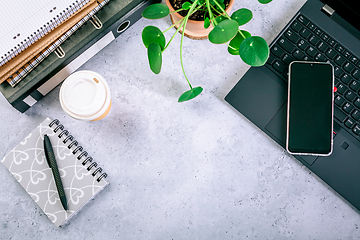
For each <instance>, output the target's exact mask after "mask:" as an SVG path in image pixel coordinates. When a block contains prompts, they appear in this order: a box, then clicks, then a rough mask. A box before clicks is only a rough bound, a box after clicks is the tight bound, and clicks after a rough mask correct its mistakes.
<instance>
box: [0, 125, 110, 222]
mask: <svg viewBox="0 0 360 240" xmlns="http://www.w3.org/2000/svg"><path fill="white" fill-rule="evenodd" d="M44 134H47V135H48V136H49V138H50V141H51V144H52V146H53V150H54V154H55V156H56V161H57V165H58V168H59V172H60V176H61V180H62V183H63V186H64V190H65V195H66V198H67V204H68V211H65V210H64V208H63V206H62V204H61V201H60V198H59V194H58V192H57V189H56V185H55V181H54V177H53V174H52V171H51V169H50V167H49V165H48V164H47V161H46V158H45V154H44V146H43V136H44ZM1 162H2V163H3V164H4V165H5V166H6V168H7V169H8V170H9V171H10V173H11V174H12V175H13V176H14V177H15V178H16V180H17V181H18V182H19V183H20V184H21V186H22V187H23V188H24V189H25V190H26V192H27V193H28V194H29V195H30V196H31V197H32V198H33V200H34V201H35V202H36V203H37V205H38V206H39V207H40V208H41V209H42V210H43V212H44V213H45V214H46V215H47V216H48V218H49V219H50V220H51V221H52V222H53V223H54V224H55V226H57V227H59V226H60V227H61V226H63V225H65V224H66V223H67V222H68V221H69V220H70V218H72V217H73V216H74V215H75V214H76V213H77V212H79V211H80V210H81V209H82V207H83V206H84V205H85V204H87V203H88V202H89V201H90V200H91V199H93V198H94V196H95V195H97V194H98V193H100V192H101V191H102V190H103V189H104V188H105V187H106V186H107V185H108V184H109V182H108V181H107V180H106V177H107V174H106V173H103V172H102V171H103V170H102V168H100V167H98V165H97V163H96V162H94V161H93V159H92V158H91V157H90V156H88V153H87V152H86V151H84V150H83V148H82V146H79V145H78V142H77V141H76V140H75V139H74V137H73V136H72V135H70V133H69V132H68V131H67V130H65V129H64V126H63V125H62V124H60V122H59V121H58V120H56V119H55V120H51V119H50V118H46V119H45V120H44V121H43V122H42V123H41V124H40V125H39V126H38V127H37V128H36V129H35V130H33V131H32V132H31V133H30V134H29V135H28V136H27V137H26V138H25V139H24V140H23V141H22V142H21V143H19V144H18V145H17V146H16V147H15V148H14V149H13V150H11V152H9V153H8V154H7V155H6V156H5V157H4V158H3V159H2V161H1Z"/></svg>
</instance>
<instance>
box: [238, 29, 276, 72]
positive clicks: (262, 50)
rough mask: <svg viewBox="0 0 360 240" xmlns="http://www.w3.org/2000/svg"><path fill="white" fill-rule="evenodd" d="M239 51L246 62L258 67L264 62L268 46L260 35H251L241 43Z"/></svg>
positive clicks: (267, 54)
mask: <svg viewBox="0 0 360 240" xmlns="http://www.w3.org/2000/svg"><path fill="white" fill-rule="evenodd" d="M239 53H240V57H241V59H242V60H243V61H244V62H245V63H246V64H248V65H250V66H254V67H258V66H262V65H264V64H265V63H266V61H267V59H268V57H269V46H268V44H267V43H266V41H265V40H264V39H263V38H262V37H258V36H252V37H248V38H246V39H245V40H244V41H243V42H242V43H241V45H240V48H239Z"/></svg>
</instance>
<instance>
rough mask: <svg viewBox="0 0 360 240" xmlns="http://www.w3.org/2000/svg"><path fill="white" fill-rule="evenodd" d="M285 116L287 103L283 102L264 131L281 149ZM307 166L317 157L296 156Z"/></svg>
mask: <svg viewBox="0 0 360 240" xmlns="http://www.w3.org/2000/svg"><path fill="white" fill-rule="evenodd" d="M286 115H287V102H285V103H284V104H283V105H282V107H281V108H280V110H279V111H278V112H277V113H276V114H275V116H274V117H273V118H272V119H271V120H270V122H268V124H267V125H266V126H265V129H266V130H267V131H269V133H270V134H271V135H272V136H273V137H274V138H276V140H277V142H278V143H279V144H280V145H281V146H282V147H283V148H285V147H286ZM297 158H301V159H302V160H304V161H305V162H306V163H307V164H309V165H311V164H313V163H314V162H315V160H316V159H317V157H314V156H297Z"/></svg>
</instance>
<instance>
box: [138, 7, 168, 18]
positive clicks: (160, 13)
mask: <svg viewBox="0 0 360 240" xmlns="http://www.w3.org/2000/svg"><path fill="white" fill-rule="evenodd" d="M169 13H170V9H169V7H168V6H166V5H164V4H161V3H156V4H152V5H150V6H148V7H147V8H145V10H144V11H143V12H142V16H143V17H144V18H147V19H160V18H163V17H166V16H167V15H169Z"/></svg>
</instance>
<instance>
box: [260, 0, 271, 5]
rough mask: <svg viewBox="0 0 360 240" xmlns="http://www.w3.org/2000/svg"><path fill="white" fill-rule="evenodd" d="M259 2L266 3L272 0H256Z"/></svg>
mask: <svg viewBox="0 0 360 240" xmlns="http://www.w3.org/2000/svg"><path fill="white" fill-rule="evenodd" d="M258 1H259V3H262V4H267V3H269V2H271V1H272V0H258Z"/></svg>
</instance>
